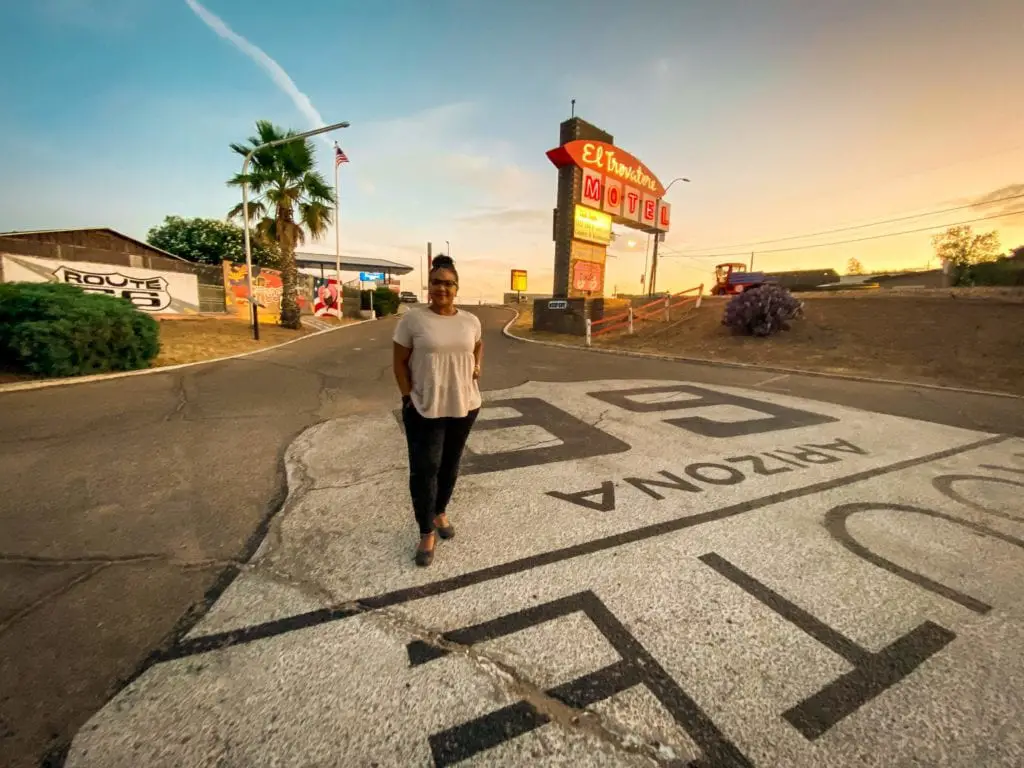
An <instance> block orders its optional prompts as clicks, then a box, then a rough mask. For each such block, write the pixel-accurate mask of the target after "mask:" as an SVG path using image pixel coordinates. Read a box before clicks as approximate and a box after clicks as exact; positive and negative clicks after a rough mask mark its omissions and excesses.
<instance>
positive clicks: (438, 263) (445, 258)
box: [430, 253, 459, 285]
mask: <svg viewBox="0 0 1024 768" xmlns="http://www.w3.org/2000/svg"><path fill="white" fill-rule="evenodd" d="M439 269H444V270H447V271H449V272H451V273H452V274H454V275H455V284H456V285H458V282H459V273H458V272H456V271H455V261H454V260H453V259H452V257H451V256H449V255H447V254H444V253H439V254H437V256H435V257H434V258H433V259H431V260H430V274H431V275H433V274H434V273H435V272H436V271H437V270H439Z"/></svg>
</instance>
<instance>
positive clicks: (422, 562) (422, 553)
mask: <svg viewBox="0 0 1024 768" xmlns="http://www.w3.org/2000/svg"><path fill="white" fill-rule="evenodd" d="M432 562H434V550H432V549H431V550H429V551H427V550H425V549H417V550H416V565H418V566H420V567H422V568H426V567H427V566H428V565H430V564H431V563H432Z"/></svg>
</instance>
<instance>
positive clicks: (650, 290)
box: [647, 176, 690, 296]
mask: <svg viewBox="0 0 1024 768" xmlns="http://www.w3.org/2000/svg"><path fill="white" fill-rule="evenodd" d="M677 181H685V182H686V183H687V184H689V183H690V180H689V179H687V178H684V177H683V176H680V177H678V178H675V179H672V181H670V182H669V183H668V186H667V187H665V191H664V192H662V193H661V197H659V198H658V202H657V204H656V205H655V208H654V223H655V226H657V223H658V222H659V221H660V220H661V199H662V198H663V197H665V195H667V194H668V191H669V190H670V189H672V185H673V184H675V183H676V182H677ZM660 236H661V233H660V232H658V231H655V233H654V253H653V254H652V255H651V279H650V280H649V281H648V282H647V295H648V296H653V295H654V284H655V281H657V279H658V240H659V239H660Z"/></svg>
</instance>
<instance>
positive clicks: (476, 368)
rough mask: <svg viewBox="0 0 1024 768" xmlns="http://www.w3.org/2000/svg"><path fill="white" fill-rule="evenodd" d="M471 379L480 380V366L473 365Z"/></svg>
mask: <svg viewBox="0 0 1024 768" xmlns="http://www.w3.org/2000/svg"><path fill="white" fill-rule="evenodd" d="M473 378H474V379H479V378H480V366H479V365H474V366H473Z"/></svg>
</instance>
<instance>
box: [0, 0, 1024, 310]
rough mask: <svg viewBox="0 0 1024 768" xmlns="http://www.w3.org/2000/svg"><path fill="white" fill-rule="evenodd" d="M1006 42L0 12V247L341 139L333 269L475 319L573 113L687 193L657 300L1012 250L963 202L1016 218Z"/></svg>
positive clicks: (524, 245) (1013, 231)
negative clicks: (401, 269) (390, 264)
mask: <svg viewBox="0 0 1024 768" xmlns="http://www.w3.org/2000/svg"><path fill="white" fill-rule="evenodd" d="M1022 32H1024V6H1022V5H1021V3H1020V0H977V1H976V2H973V3H966V2H963V1H962V0H858V1H857V2H851V1H849V0H633V1H632V2H630V3H624V2H621V1H619V2H607V1H606V0H519V1H518V2H515V3H504V2H497V0H430V2H427V1H426V0H417V1H415V2H414V1H412V0H392V1H391V2H387V3H369V2H350V1H349V0H305V2H303V3H301V4H298V5H294V6H289V5H288V4H286V3H253V2H251V0H248V1H247V2H242V1H241V0H203V2H202V3H200V0H33V2H31V3H5V4H3V7H2V8H0V67H2V71H3V72H4V73H5V75H6V76H5V77H3V78H0V104H3V107H2V109H0V167H2V169H3V184H2V185H0V231H7V230H30V229H63V228H70V227H86V226H100V227H113V228H114V229H117V230H120V231H122V232H124V233H126V234H129V235H131V236H134V237H138V238H145V235H146V233H147V231H148V230H149V229H150V228H151V227H153V226H154V225H157V224H159V223H160V222H161V221H162V220H163V218H164V217H165V216H167V215H181V216H207V217H218V218H221V217H223V216H224V215H225V214H226V213H227V211H228V210H229V209H230V208H231V207H233V206H234V205H235V204H236V203H237V202H238V194H239V193H238V190H237V188H230V187H228V186H227V185H226V184H225V181H226V180H227V179H228V178H230V177H231V176H232V175H233V174H235V173H237V171H238V170H239V165H240V163H239V157H238V156H237V155H236V154H234V153H233V152H231V151H230V149H229V147H228V145H229V144H230V143H231V142H238V141H244V140H245V139H247V138H248V137H249V136H251V135H252V133H253V130H254V124H255V122H256V120H258V119H268V120H271V121H273V122H274V123H276V124H278V125H280V126H282V127H285V128H292V129H295V130H307V129H310V128H314V127H317V126H319V125H321V124H327V123H335V122H339V121H342V120H348V121H350V123H351V126H350V127H349V128H347V129H344V130H341V131H339V132H337V134H334V135H331V136H330V137H328V138H320V139H316V140H315V141H316V145H317V148H318V153H319V157H318V159H319V162H320V168H321V171H322V172H323V173H324V174H325V176H326V177H327V178H328V179H329V180H331V181H333V167H332V158H331V148H330V147H331V142H332V141H333V139H334V138H337V140H338V141H339V142H340V144H341V146H342V147H343V148H344V150H345V152H346V153H347V155H348V156H349V158H350V160H351V162H350V163H349V164H347V165H344V166H342V169H341V185H340V186H341V196H340V197H341V221H340V226H341V242H342V251H343V253H345V254H352V255H357V256H377V257H381V258H388V259H392V260H395V261H399V262H403V263H406V264H409V265H410V266H415V267H417V268H419V267H420V265H421V264H422V262H423V254H424V253H425V249H426V243H427V242H428V241H430V242H432V243H433V247H434V253H437V252H438V251H444V250H450V252H451V256H452V257H453V258H454V259H455V260H456V262H457V264H458V267H459V272H460V277H461V297H462V298H463V299H466V300H473V299H476V298H479V299H485V300H494V299H495V298H499V297H500V296H501V293H502V292H503V291H506V290H508V287H509V285H508V283H509V270H510V269H513V268H516V269H526V270H528V272H529V289H530V291H531V292H538V293H544V292H550V291H551V279H552V262H553V258H554V243H553V242H552V240H551V231H552V227H551V212H552V208H553V206H554V204H555V193H556V182H557V172H556V170H555V168H554V167H553V166H552V165H551V164H550V163H549V161H548V160H547V158H546V156H545V152H546V151H547V150H549V149H551V148H553V147H554V146H556V145H557V143H558V126H559V123H560V122H561V121H563V120H565V119H566V118H568V117H569V114H570V108H571V107H570V101H571V100H572V99H576V106H575V110H576V114H577V115H578V116H580V117H583V118H584V119H586V120H588V121H590V122H592V123H595V124H596V125H598V126H599V127H601V128H603V129H604V130H606V131H608V132H609V133H611V134H613V135H614V137H615V142H616V144H617V145H619V146H621V147H622V148H623V149H625V150H626V151H628V152H630V153H632V154H634V155H636V156H637V157H639V158H640V159H641V160H642V161H643V162H644V163H645V164H646V165H647V166H648V167H649V168H650V169H651V170H653V171H654V173H655V174H657V175H658V176H659V177H660V179H661V180H662V182H664V183H666V184H667V183H668V182H669V181H670V180H671V179H673V178H675V177H679V176H685V177H688V178H689V179H691V182H690V183H689V184H686V183H677V184H675V185H674V186H673V187H672V189H671V191H670V192H669V193H668V196H667V198H666V199H667V200H668V201H669V202H671V203H672V205H673V208H672V218H673V221H672V231H671V232H669V234H668V236H667V238H666V241H665V242H664V243H663V244H662V245H661V246H660V248H661V254H662V256H663V259H662V260H661V261H660V264H659V278H658V287H659V288H660V289H671V290H683V289H685V288H689V287H692V286H695V285H697V284H698V283H702V282H703V283H705V284H710V282H711V280H712V270H713V267H714V265H715V264H716V263H719V262H722V261H749V254H750V253H751V252H753V253H754V254H755V268H757V269H764V270H776V269H779V270H781V269H801V268H817V267H822V268H829V267H831V268H834V269H836V270H837V271H840V272H843V271H845V269H846V265H847V263H848V260H849V259H850V258H851V257H855V258H857V259H858V260H859V261H860V262H861V263H862V264H863V265H864V267H865V268H866V269H868V270H889V269H897V268H926V267H928V266H932V267H935V266H937V264H936V263H935V261H934V260H933V250H932V247H931V243H930V237H931V235H933V234H934V233H935V232H939V231H941V230H942V229H943V227H944V226H947V225H950V224H956V223H960V222H965V221H971V220H976V219H983V218H984V219H987V220H984V221H976V222H975V223H973V224H972V226H974V228H975V229H976V231H990V230H996V231H998V232H999V235H1000V239H1001V242H1002V246H1003V249H1004V250H1006V249H1008V248H1010V247H1014V246H1017V245H1021V244H1024V215H1021V214H1017V215H1012V213H1013V212H1014V211H1024V197H1020V198H1018V199H1011V200H1003V201H1002V202H996V203H988V204H984V203H982V202H981V201H982V200H984V199H986V198H988V199H998V198H1004V197H1014V196H1018V195H1024V65H1022V64H1021V57H1020V46H1021V40H1022ZM951 209H956V210H951ZM935 211H943V212H942V213H932V212H935ZM919 214H930V215H919ZM911 217H913V218H911ZM891 219H902V220H901V221H898V222H890V223H887V224H879V225H876V226H872V227H866V228H857V229H847V228H849V227H854V226H856V225H861V224H874V223H876V222H884V221H889V220H891ZM835 229H840V230H842V231H840V232H838V233H831V234H824V235H816V236H814V237H809V238H808V237H799V236H805V235H809V234H812V233H818V232H823V231H827V230H835ZM909 230H927V231H915V232H909V233H908V234H898V233H902V232H908V231H909ZM617 231H618V233H619V234H620V236H619V237H617V239H616V242H615V243H614V244H613V246H612V247H611V248H610V250H609V257H610V258H609V260H608V272H607V277H606V289H607V291H608V292H609V293H610V292H612V291H621V292H638V291H639V290H640V280H641V277H642V275H643V274H644V273H645V265H646V263H647V260H648V258H649V256H648V253H647V251H648V238H647V236H646V235H642V234H639V233H635V232H633V231H631V230H628V229H626V228H621V229H620V228H618V227H617ZM782 238H785V239H782ZM866 238H871V239H866ZM855 239H856V240H859V242H854V243H840V242H839V241H844V240H855ZM334 242H335V240H334V231H333V229H332V230H331V231H330V232H329V233H328V234H327V235H326V236H325V237H324V238H323V239H322V240H321V241H320V242H315V241H314V242H309V243H307V245H306V247H305V248H304V249H303V250H307V251H318V252H323V253H333V252H334ZM448 244H450V245H448ZM808 246H816V247H808ZM419 281H420V278H419V274H418V272H417V273H416V274H414V275H413V276H410V277H408V278H405V282H404V283H403V285H402V287H403V288H407V287H408V288H411V289H413V290H415V289H417V288H418V287H419Z"/></svg>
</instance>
